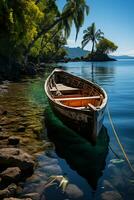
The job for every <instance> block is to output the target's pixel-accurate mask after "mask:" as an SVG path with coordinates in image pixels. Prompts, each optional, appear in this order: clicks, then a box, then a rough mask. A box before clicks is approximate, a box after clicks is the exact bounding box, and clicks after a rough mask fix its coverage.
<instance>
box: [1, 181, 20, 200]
mask: <svg viewBox="0 0 134 200" xmlns="http://www.w3.org/2000/svg"><path fill="white" fill-rule="evenodd" d="M16 190H17V186H16V185H15V184H14V183H12V184H11V185H9V186H8V187H7V188H5V189H4V190H0V199H4V198H6V197H10V196H13V195H15V193H16Z"/></svg>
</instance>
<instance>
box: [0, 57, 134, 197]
mask: <svg viewBox="0 0 134 200" xmlns="http://www.w3.org/2000/svg"><path fill="white" fill-rule="evenodd" d="M53 67H60V68H63V69H64V70H66V71H68V72H71V73H73V74H75V75H78V76H80V77H83V78H85V79H88V80H92V81H94V82H97V83H98V84H99V85H101V86H102V87H103V88H104V89H105V90H106V92H107V94H108V107H109V110H110V113H111V116H112V119H113V122H114V125H115V128H116V131H117V133H118V135H119V138H120V140H121V143H122V145H123V146H124V148H125V151H126V153H127V155H128V157H129V159H130V161H131V163H132V165H133V167H134V156H133V155H134V148H133V145H134V134H133V132H134V109H133V107H134V60H119V61H116V62H96V63H90V62H76V63H75V62H72V63H71V62H70V63H59V64H57V65H55V66H52V67H48V68H46V70H45V74H44V75H43V76H42V77H40V78H35V79H33V80H25V81H24V82H23V83H22V84H20V83H10V84H9V85H8V93H4V94H2V95H1V96H0V100H1V106H5V107H7V108H8V110H9V113H10V114H12V113H13V112H14V113H16V111H15V106H16V105H17V116H18V115H19V117H20V114H18V112H19V111H20V112H21V113H22V112H23V115H24V116H25V117H26V118H25V122H24V123H20V122H18V121H17V123H18V125H22V124H23V125H25V124H28V125H27V126H28V129H27V128H26V134H24V133H23V140H24V137H26V138H28V137H29V135H30V138H31V141H32V142H31V144H29V143H30V141H29V142H28V141H27V143H28V146H30V148H28V147H27V148H26V147H25V144H24V142H23V143H22V147H23V148H26V149H27V151H29V149H30V151H31V152H33V153H34V155H36V159H37V162H38V165H37V167H36V170H35V173H34V175H33V177H32V178H30V179H28V180H27V182H26V183H25V185H24V190H23V192H22V193H23V194H26V193H30V192H38V193H40V194H44V195H45V196H46V199H47V200H52V199H55V200H65V199H66V200H67V199H70V200H72V199H78V200H89V199H91V200H92V199H97V200H101V199H110V197H111V196H112V197H113V199H124V200H133V199H134V174H133V173H132V172H131V170H130V168H129V167H128V165H127V163H126V162H122V163H115V162H112V161H113V159H115V158H116V156H115V155H114V153H113V152H112V151H111V150H109V145H110V146H111V148H112V149H113V151H114V152H115V153H116V154H118V156H119V157H120V158H121V159H124V157H123V154H122V152H121V150H120V148H119V146H118V144H117V141H116V139H115V137H114V135H113V132H112V129H111V126H110V123H109V120H108V116H107V113H106V114H105V120H104V127H103V130H102V132H101V134H100V135H99V137H98V140H97V145H96V146H95V147H93V146H92V145H91V144H90V142H89V141H87V140H86V139H85V138H83V137H81V136H79V135H77V134H76V133H75V132H73V131H71V130H70V129H68V127H65V126H64V124H62V122H61V121H60V120H58V119H57V118H56V117H55V116H54V114H53V113H52V111H51V109H50V107H49V104H48V102H47V99H46V97H45V95H44V89H43V84H44V81H45V79H46V77H47V76H48V74H49V73H50V72H51V71H52V69H53ZM22 96H23V97H22ZM7 97H8V98H7ZM20 97H21V98H20ZM9 98H10V99H9ZM22 105H23V107H22ZM37 111H38V112H37ZM25 113H26V114H25ZM44 113H45V114H44ZM24 116H22V115H21V117H24ZM43 116H44V119H43ZM23 119H24V118H23ZM32 119H33V120H32ZM17 120H19V119H18V118H17ZM20 120H21V121H22V118H21V119H20ZM30 120H31V121H33V122H30ZM42 120H44V121H42ZM27 121H28V122H27ZM44 122H45V125H44ZM37 123H38V127H36V126H37V125H36V124H37ZM41 124H42V128H43V130H42V132H41V133H40V137H39V136H38V137H37V133H36V136H35V132H36V131H35V132H34V131H33V130H32V129H37V128H40V129H41V127H40V126H41ZM44 127H45V128H44ZM11 128H12V129H11ZM5 131H6V132H7V131H11V134H14V127H9V126H8V127H6V126H5ZM29 131H30V132H29ZM33 132H34V134H33V135H32V133H33ZM15 134H17V133H16V132H15ZM21 135H22V133H21ZM109 140H110V141H109ZM39 146H40V148H39ZM32 149H33V150H32ZM51 175H63V176H65V177H67V178H68V180H69V187H68V190H67V192H65V193H63V192H62V190H61V189H60V188H59V187H58V186H59V185H58V183H57V185H52V186H50V187H48V188H47V189H45V187H44V184H46V183H47V180H48V179H49V177H50V176H51Z"/></svg>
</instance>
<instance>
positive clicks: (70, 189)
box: [65, 184, 83, 199]
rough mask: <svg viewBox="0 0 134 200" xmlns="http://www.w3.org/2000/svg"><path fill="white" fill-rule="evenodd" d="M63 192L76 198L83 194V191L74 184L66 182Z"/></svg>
mask: <svg viewBox="0 0 134 200" xmlns="http://www.w3.org/2000/svg"><path fill="white" fill-rule="evenodd" d="M65 193H66V194H67V195H68V197H69V198H72V199H78V198H81V197H82V196H83V192H82V191H81V190H80V188H78V187H77V186H76V185H74V184H68V186H67V188H66V190H65Z"/></svg>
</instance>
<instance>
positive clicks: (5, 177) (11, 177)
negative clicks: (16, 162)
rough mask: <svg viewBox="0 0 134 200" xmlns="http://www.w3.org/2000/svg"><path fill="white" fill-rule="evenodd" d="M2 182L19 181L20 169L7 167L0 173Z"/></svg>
mask: <svg viewBox="0 0 134 200" xmlns="http://www.w3.org/2000/svg"><path fill="white" fill-rule="evenodd" d="M0 176H1V178H2V182H7V183H14V182H17V181H19V179H20V177H21V170H20V168H18V167H9V168H7V169H6V170H5V171H3V172H2V173H1V174H0Z"/></svg>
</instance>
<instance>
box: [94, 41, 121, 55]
mask: <svg viewBox="0 0 134 200" xmlns="http://www.w3.org/2000/svg"><path fill="white" fill-rule="evenodd" d="M117 48H118V46H117V45H115V44H114V43H113V42H112V41H110V40H108V39H106V38H103V39H102V40H100V41H99V43H98V44H97V45H96V49H97V53H101V54H108V53H110V52H114V51H116V49H117Z"/></svg>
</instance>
